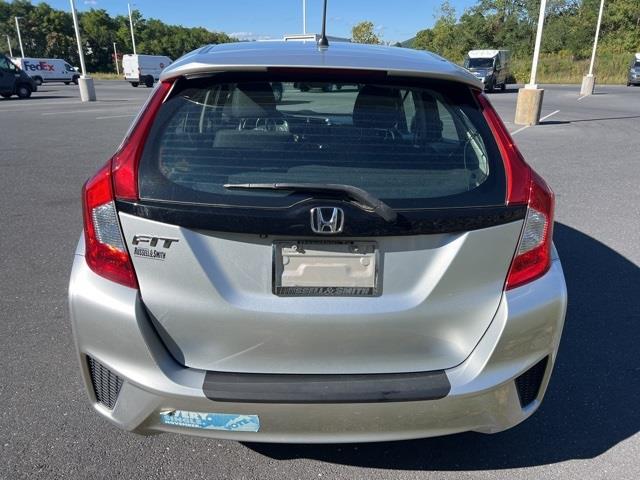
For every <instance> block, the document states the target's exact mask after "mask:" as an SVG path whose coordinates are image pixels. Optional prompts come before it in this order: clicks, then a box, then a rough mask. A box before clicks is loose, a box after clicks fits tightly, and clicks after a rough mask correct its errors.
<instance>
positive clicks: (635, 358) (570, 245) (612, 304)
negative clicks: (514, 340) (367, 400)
mask: <svg viewBox="0 0 640 480" xmlns="http://www.w3.org/2000/svg"><path fill="white" fill-rule="evenodd" d="M554 240H555V243H556V246H557V248H558V251H559V253H560V257H561V259H562V263H563V267H564V270H565V276H566V280H567V286H568V289H569V306H568V310H567V319H566V324H565V330H564V334H563V338H562V343H561V346H560V353H559V357H558V362H557V363H556V366H555V371H554V374H553V376H552V379H551V384H550V386H549V390H548V391H547V395H546V399H545V401H544V402H543V404H542V406H541V408H540V410H539V411H538V412H537V413H536V414H535V415H533V416H532V417H531V418H530V419H528V420H527V421H525V422H524V423H522V424H520V425H518V426H517V427H515V428H513V429H511V430H508V431H506V432H502V433H499V434H495V435H482V434H475V433H465V434H460V435H451V436H448V437H441V438H431V439H425V440H415V441H403V442H385V443H369V444H358V445H349V444H347V445H277V444H245V445H246V446H247V447H248V448H251V449H252V450H255V451H256V452H259V453H261V454H263V455H266V456H268V457H271V458H275V459H290V458H310V459H316V460H321V461H325V462H331V463H336V464H344V465H354V466H363V467H374V468H385V469H401V470H442V471H456V470H486V469H502V468H517V467H527V466H534V465H544V464H550V463H556V462H562V461H566V460H571V459H581V458H592V457H595V456H597V455H600V454H602V453H603V452H606V451H607V450H609V449H610V448H612V447H614V446H615V445H616V444H618V443H619V442H621V441H623V440H625V439H627V438H629V437H630V436H632V435H634V434H635V433H637V432H638V431H639V430H640V409H638V408H637V405H636V403H637V399H638V398H639V397H640V361H639V360H640V353H639V352H640V350H639V348H638V345H639V343H640V334H639V332H640V294H639V292H638V288H639V286H640V268H639V267H638V266H637V265H635V264H634V263H632V262H630V261H629V260H627V259H626V258H624V257H623V256H621V255H619V254H618V253H616V252H615V251H613V250H612V249H610V248H609V247H607V246H606V245H604V244H602V243H600V242H599V241H597V240H595V239H594V238H592V237H590V236H588V235H585V234H583V233H581V232H579V231H577V230H575V229H573V228H571V227H568V226H566V225H562V224H556V227H555V235H554ZM398 408H401V405H399V406H398ZM371 421H372V422H373V421H375V420H374V419H372V420H371Z"/></svg>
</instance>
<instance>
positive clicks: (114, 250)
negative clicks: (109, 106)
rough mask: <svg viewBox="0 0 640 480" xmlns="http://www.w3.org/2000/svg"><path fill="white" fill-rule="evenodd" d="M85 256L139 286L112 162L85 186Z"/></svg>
mask: <svg viewBox="0 0 640 480" xmlns="http://www.w3.org/2000/svg"><path fill="white" fill-rule="evenodd" d="M82 200H83V202H82V204H83V205H82V206H83V213H84V242H85V260H86V262H87V265H89V268H91V270H93V271H94V272H96V273H97V274H98V275H101V276H103V277H105V278H107V279H109V280H113V281H114V282H117V283H120V284H121V285H125V286H127V287H131V288H138V282H137V281H136V274H135V272H134V271H133V264H132V263H131V258H130V257H129V252H128V251H127V247H126V246H125V244H124V239H123V238H122V232H121V231H120V222H119V221H118V213H117V211H116V206H115V203H114V196H113V188H112V186H111V162H107V164H106V165H105V166H104V167H102V168H101V169H100V170H99V171H98V173H96V175H95V176H94V177H93V178H91V179H89V180H88V181H87V183H85V185H84V188H83V190H82Z"/></svg>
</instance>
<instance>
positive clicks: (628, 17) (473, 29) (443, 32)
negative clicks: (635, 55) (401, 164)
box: [352, 0, 640, 62]
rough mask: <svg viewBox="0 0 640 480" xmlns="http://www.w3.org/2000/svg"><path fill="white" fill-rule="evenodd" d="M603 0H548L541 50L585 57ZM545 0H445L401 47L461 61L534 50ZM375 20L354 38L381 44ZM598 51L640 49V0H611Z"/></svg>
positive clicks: (360, 27) (526, 54)
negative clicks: (469, 55)
mask: <svg viewBox="0 0 640 480" xmlns="http://www.w3.org/2000/svg"><path fill="white" fill-rule="evenodd" d="M599 6H600V0H549V1H548V2H547V11H546V14H545V24H544V33H543V37H542V38H543V39H542V45H541V51H542V52H543V53H546V54H556V55H559V56H561V57H569V58H571V59H572V60H581V59H585V58H587V57H588V56H589V55H590V54H591V48H592V45H593V37H594V33H595V29H596V21H597V16H598V9H599ZM539 11H540V0H478V1H477V3H476V4H475V5H473V6H471V7H470V8H467V9H465V10H464V11H463V12H457V11H456V9H455V8H454V6H453V5H452V3H451V2H450V1H449V0H444V1H443V3H442V4H441V6H440V8H439V10H438V12H437V14H436V15H435V23H434V25H433V27H431V28H425V29H423V30H420V31H419V32H418V33H417V34H416V36H415V37H414V38H412V39H410V40H408V41H405V42H402V46H407V47H413V48H417V49H423V50H430V51H432V52H435V53H438V54H439V55H442V56H443V57H445V58H448V59H450V60H453V61H457V62H460V61H461V60H462V59H463V57H464V54H465V53H466V52H468V51H469V50H472V49H476V48H506V49H509V50H511V52H512V54H513V55H514V57H516V58H523V57H530V56H531V54H532V53H533V46H534V40H535V35H536V27H537V23H538V15H539ZM374 32H375V27H374V25H373V23H371V22H361V23H360V24H358V25H356V26H355V27H354V28H353V32H352V33H353V36H354V41H359V42H362V43H380V42H381V41H382V39H380V38H379V37H378V36H376V35H375V33H374ZM598 48H599V52H600V53H604V54H622V53H630V52H638V51H640V0H606V2H605V10H604V15H603V19H602V28H601V32H600V43H599V47H598Z"/></svg>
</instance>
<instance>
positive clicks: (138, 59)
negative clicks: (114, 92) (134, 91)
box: [122, 55, 173, 87]
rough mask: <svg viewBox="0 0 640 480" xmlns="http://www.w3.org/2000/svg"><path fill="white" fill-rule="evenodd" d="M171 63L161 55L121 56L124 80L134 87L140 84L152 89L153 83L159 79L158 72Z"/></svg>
mask: <svg viewBox="0 0 640 480" xmlns="http://www.w3.org/2000/svg"><path fill="white" fill-rule="evenodd" d="M171 62H173V60H171V59H170V58H169V57H165V56H163V55H123V56H122V71H123V72H124V79H125V80H126V81H127V82H129V83H130V84H131V85H132V86H134V87H137V86H138V85H140V84H141V83H142V84H144V85H146V86H147V87H153V82H157V81H158V79H159V78H160V72H162V70H164V68H165V67H167V66H169V65H170V64H171Z"/></svg>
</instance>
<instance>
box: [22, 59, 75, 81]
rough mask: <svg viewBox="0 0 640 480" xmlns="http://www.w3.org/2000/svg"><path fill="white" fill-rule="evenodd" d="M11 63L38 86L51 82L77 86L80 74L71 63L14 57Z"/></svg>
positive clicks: (59, 60)
mask: <svg viewBox="0 0 640 480" xmlns="http://www.w3.org/2000/svg"><path fill="white" fill-rule="evenodd" d="M11 61H12V62H13V63H14V64H15V65H16V66H17V67H18V68H20V69H21V70H22V71H24V72H25V73H26V74H27V75H29V76H30V77H31V78H33V81H34V82H35V83H36V85H42V84H43V83H50V82H63V83H64V84H65V85H69V84H70V83H71V82H73V83H75V84H77V83H78V78H80V74H79V73H78V72H77V71H76V70H75V69H74V68H73V67H72V66H71V65H69V63H68V62H67V61H65V60H63V59H61V58H29V57H14V58H12V59H11Z"/></svg>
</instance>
